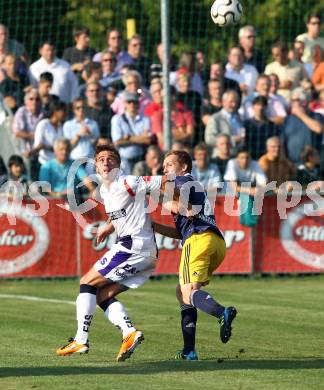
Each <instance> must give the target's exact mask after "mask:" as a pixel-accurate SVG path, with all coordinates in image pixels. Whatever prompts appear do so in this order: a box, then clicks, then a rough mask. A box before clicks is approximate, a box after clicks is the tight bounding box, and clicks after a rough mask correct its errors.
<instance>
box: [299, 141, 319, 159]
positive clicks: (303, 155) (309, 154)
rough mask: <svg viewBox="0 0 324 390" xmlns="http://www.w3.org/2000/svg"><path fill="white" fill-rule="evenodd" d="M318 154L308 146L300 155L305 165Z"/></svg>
mask: <svg viewBox="0 0 324 390" xmlns="http://www.w3.org/2000/svg"><path fill="white" fill-rule="evenodd" d="M315 153H316V150H315V149H314V148H312V147H311V146H310V145H306V146H305V148H304V150H303V151H302V152H301V154H300V159H301V160H302V162H303V163H307V162H308V161H309V158H310V157H313V156H314V155H315Z"/></svg>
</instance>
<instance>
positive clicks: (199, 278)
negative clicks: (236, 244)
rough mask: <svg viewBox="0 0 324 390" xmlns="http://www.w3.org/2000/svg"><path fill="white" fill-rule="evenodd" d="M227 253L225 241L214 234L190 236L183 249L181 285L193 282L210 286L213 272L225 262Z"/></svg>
mask: <svg viewBox="0 0 324 390" xmlns="http://www.w3.org/2000/svg"><path fill="white" fill-rule="evenodd" d="M225 252H226V246H225V241H224V240H223V239H222V238H221V237H220V236H218V235H217V234H216V233H214V232H211V231H206V232H204V233H195V234H193V235H192V236H190V237H189V238H188V239H187V240H186V241H185V243H184V246H183V248H182V253H181V261H180V268H179V282H180V284H181V285H183V284H187V283H193V282H199V283H202V284H203V285H206V284H208V283H209V278H210V276H211V275H212V273H213V271H214V270H215V269H216V268H218V267H219V265H220V264H221V263H222V261H223V260H224V257H225Z"/></svg>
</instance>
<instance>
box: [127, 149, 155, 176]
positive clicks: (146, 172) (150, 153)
mask: <svg viewBox="0 0 324 390" xmlns="http://www.w3.org/2000/svg"><path fill="white" fill-rule="evenodd" d="M162 160H163V159H162V152H161V150H160V148H159V147H158V146H156V145H150V146H149V147H148V148H147V151H146V154H145V161H139V162H138V163H136V164H135V166H134V169H133V172H132V174H133V175H135V176H156V175H163V166H162Z"/></svg>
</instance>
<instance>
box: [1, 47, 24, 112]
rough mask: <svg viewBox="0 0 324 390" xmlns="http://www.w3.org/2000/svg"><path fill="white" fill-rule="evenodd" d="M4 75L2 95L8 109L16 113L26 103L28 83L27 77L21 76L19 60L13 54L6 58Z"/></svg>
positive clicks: (3, 66) (3, 65)
mask: <svg viewBox="0 0 324 390" xmlns="http://www.w3.org/2000/svg"><path fill="white" fill-rule="evenodd" d="M2 73H3V75H2V81H1V83H0V93H1V95H2V96H3V98H4V102H5V104H6V105H7V107H9V108H10V109H11V110H12V111H13V112H16V111H17V109H18V108H19V107H21V106H22V104H23V102H24V88H25V87H26V85H27V84H28V82H27V78H26V77H25V76H21V75H19V73H18V63H17V59H16V57H15V56H14V55H13V54H7V55H6V56H5V59H4V62H3V64H2Z"/></svg>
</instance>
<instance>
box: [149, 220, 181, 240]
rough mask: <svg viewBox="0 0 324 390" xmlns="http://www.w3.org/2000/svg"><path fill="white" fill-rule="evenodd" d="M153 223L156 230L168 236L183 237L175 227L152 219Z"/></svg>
mask: <svg viewBox="0 0 324 390" xmlns="http://www.w3.org/2000/svg"><path fill="white" fill-rule="evenodd" d="M152 224H153V229H154V231H155V232H157V233H160V234H162V235H163V236H166V237H170V238H176V239H181V236H180V234H179V232H178V230H177V229H176V228H175V227H172V226H167V225H162V224H161V223H157V222H154V221H152Z"/></svg>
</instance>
